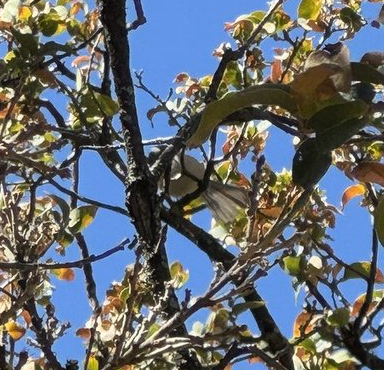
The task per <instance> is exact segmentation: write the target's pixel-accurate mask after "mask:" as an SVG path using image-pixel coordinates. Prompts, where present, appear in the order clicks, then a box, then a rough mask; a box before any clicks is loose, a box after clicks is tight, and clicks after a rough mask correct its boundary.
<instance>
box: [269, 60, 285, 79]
mask: <svg viewBox="0 0 384 370" xmlns="http://www.w3.org/2000/svg"><path fill="white" fill-rule="evenodd" d="M282 73H283V69H282V68H281V60H279V59H275V60H274V61H273V63H272V65H271V81H272V82H276V83H277V82H279V80H280V77H281V74H282Z"/></svg>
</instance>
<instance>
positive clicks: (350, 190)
mask: <svg viewBox="0 0 384 370" xmlns="http://www.w3.org/2000/svg"><path fill="white" fill-rule="evenodd" d="M365 190H366V189H365V186H364V185H363V184H355V185H352V186H349V187H347V188H346V189H345V190H344V193H343V196H342V197H341V203H342V205H343V207H342V210H344V208H345V206H346V205H347V203H348V202H349V201H350V200H351V199H353V198H355V197H358V196H361V195H364V194H365Z"/></svg>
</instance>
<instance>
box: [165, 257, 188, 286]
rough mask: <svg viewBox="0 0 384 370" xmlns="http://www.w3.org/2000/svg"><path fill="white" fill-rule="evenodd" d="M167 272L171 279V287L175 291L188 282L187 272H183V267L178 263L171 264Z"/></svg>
mask: <svg viewBox="0 0 384 370" xmlns="http://www.w3.org/2000/svg"><path fill="white" fill-rule="evenodd" d="M169 270H170V274H171V278H172V285H173V286H174V287H175V288H176V289H179V288H181V287H182V286H183V285H184V284H185V283H186V282H187V281H188V278H189V271H188V270H184V268H183V265H182V264H181V263H180V262H173V263H172V265H171V266H170V268H169Z"/></svg>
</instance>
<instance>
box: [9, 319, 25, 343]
mask: <svg viewBox="0 0 384 370" xmlns="http://www.w3.org/2000/svg"><path fill="white" fill-rule="evenodd" d="M4 326H5V329H6V330H7V332H8V334H9V335H10V336H11V338H12V339H13V340H19V339H20V338H21V337H22V336H23V335H24V334H25V328H24V327H22V326H21V325H20V324H18V323H17V322H15V321H13V320H11V321H8V322H7V323H6V324H5V325H4Z"/></svg>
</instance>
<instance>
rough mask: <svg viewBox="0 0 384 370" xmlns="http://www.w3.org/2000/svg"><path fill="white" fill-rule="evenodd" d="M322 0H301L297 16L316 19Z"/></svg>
mask: <svg viewBox="0 0 384 370" xmlns="http://www.w3.org/2000/svg"><path fill="white" fill-rule="evenodd" d="M323 2H324V1H323V0H301V2H300V5H299V8H298V12H297V15H298V17H299V18H304V19H316V18H317V17H318V16H319V14H320V10H321V7H322V5H323Z"/></svg>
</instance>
